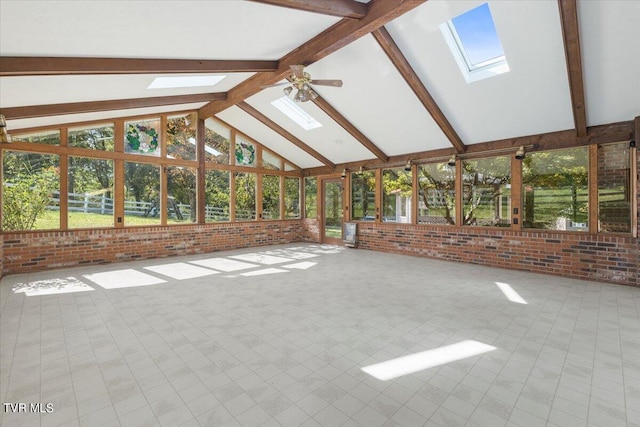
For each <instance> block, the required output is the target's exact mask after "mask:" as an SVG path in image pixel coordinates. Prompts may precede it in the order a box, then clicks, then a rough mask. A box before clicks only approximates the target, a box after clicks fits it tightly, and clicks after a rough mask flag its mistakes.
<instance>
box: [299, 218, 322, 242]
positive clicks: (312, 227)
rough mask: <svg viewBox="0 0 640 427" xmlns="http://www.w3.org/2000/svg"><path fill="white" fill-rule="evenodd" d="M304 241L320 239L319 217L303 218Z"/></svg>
mask: <svg viewBox="0 0 640 427" xmlns="http://www.w3.org/2000/svg"><path fill="white" fill-rule="evenodd" d="M302 241H303V242H314V243H315V242H319V241H320V223H319V222H318V219H317V218H305V219H303V220H302Z"/></svg>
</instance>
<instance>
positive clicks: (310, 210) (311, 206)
mask: <svg viewBox="0 0 640 427" xmlns="http://www.w3.org/2000/svg"><path fill="white" fill-rule="evenodd" d="M304 217H305V218H318V179H317V178H305V179H304Z"/></svg>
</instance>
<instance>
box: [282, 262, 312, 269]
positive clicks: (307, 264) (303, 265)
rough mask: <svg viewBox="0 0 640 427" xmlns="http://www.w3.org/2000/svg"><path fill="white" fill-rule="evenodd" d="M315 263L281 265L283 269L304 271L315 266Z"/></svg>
mask: <svg viewBox="0 0 640 427" xmlns="http://www.w3.org/2000/svg"><path fill="white" fill-rule="evenodd" d="M316 264H317V262H310V261H303V262H297V263H295V264H289V265H283V266H282V267H283V268H295V269H298V270H306V269H308V268H311V267H313V266H314V265H316Z"/></svg>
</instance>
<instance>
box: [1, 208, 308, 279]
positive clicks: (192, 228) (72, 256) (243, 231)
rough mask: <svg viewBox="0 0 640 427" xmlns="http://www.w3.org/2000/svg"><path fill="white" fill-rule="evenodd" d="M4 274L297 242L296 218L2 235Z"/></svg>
mask: <svg viewBox="0 0 640 427" xmlns="http://www.w3.org/2000/svg"><path fill="white" fill-rule="evenodd" d="M0 237H3V238H4V244H3V245H2V246H0V247H2V249H1V250H2V251H3V252H0V255H3V256H0V258H3V259H4V262H3V264H1V265H2V266H3V270H4V274H5V275H6V274H14V273H26V272H31V271H41V270H46V269H54V268H62V267H73V266H79V265H94V264H106V263H112V262H118V261H128V260H134V259H145V258H163V257H170V256H177V255H191V254H199V253H209V252H214V251H221V250H230V249H238V248H249V247H256V246H265V245H276V244H283V243H290V242H299V241H301V240H302V226H301V221H300V220H291V221H273V222H269V221H265V222H247V223H233V224H207V225H185V226H173V227H150V228H149V227H147V228H145V227H137V228H126V229H117V230H116V229H99V230H75V231H51V232H28V233H7V234H4V235H3V236H0Z"/></svg>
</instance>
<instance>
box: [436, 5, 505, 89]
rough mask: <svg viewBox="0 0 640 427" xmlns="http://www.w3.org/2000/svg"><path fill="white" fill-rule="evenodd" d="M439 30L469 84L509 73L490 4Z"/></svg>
mask: <svg viewBox="0 0 640 427" xmlns="http://www.w3.org/2000/svg"><path fill="white" fill-rule="evenodd" d="M440 30H441V31H442V34H443V35H444V38H445V40H446V42H447V44H448V45H449V49H450V50H451V53H452V54H453V57H454V58H455V60H456V62H457V63H458V67H459V68H460V71H461V72H462V75H463V76H464V78H465V80H466V82H467V83H471V82H475V81H478V80H482V79H486V78H488V77H492V76H495V75H498V74H502V73H506V72H508V71H509V64H507V58H506V57H505V54H504V50H503V48H502V43H501V42H500V38H499V37H498V32H497V30H496V26H495V24H494V22H493V17H492V16H491V10H489V4H488V3H483V4H481V5H480V6H478V7H476V8H474V9H471V10H469V11H467V12H465V13H463V14H461V15H458V16H456V17H455V18H453V19H451V20H449V21H447V22H444V23H442V24H441V25H440Z"/></svg>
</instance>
